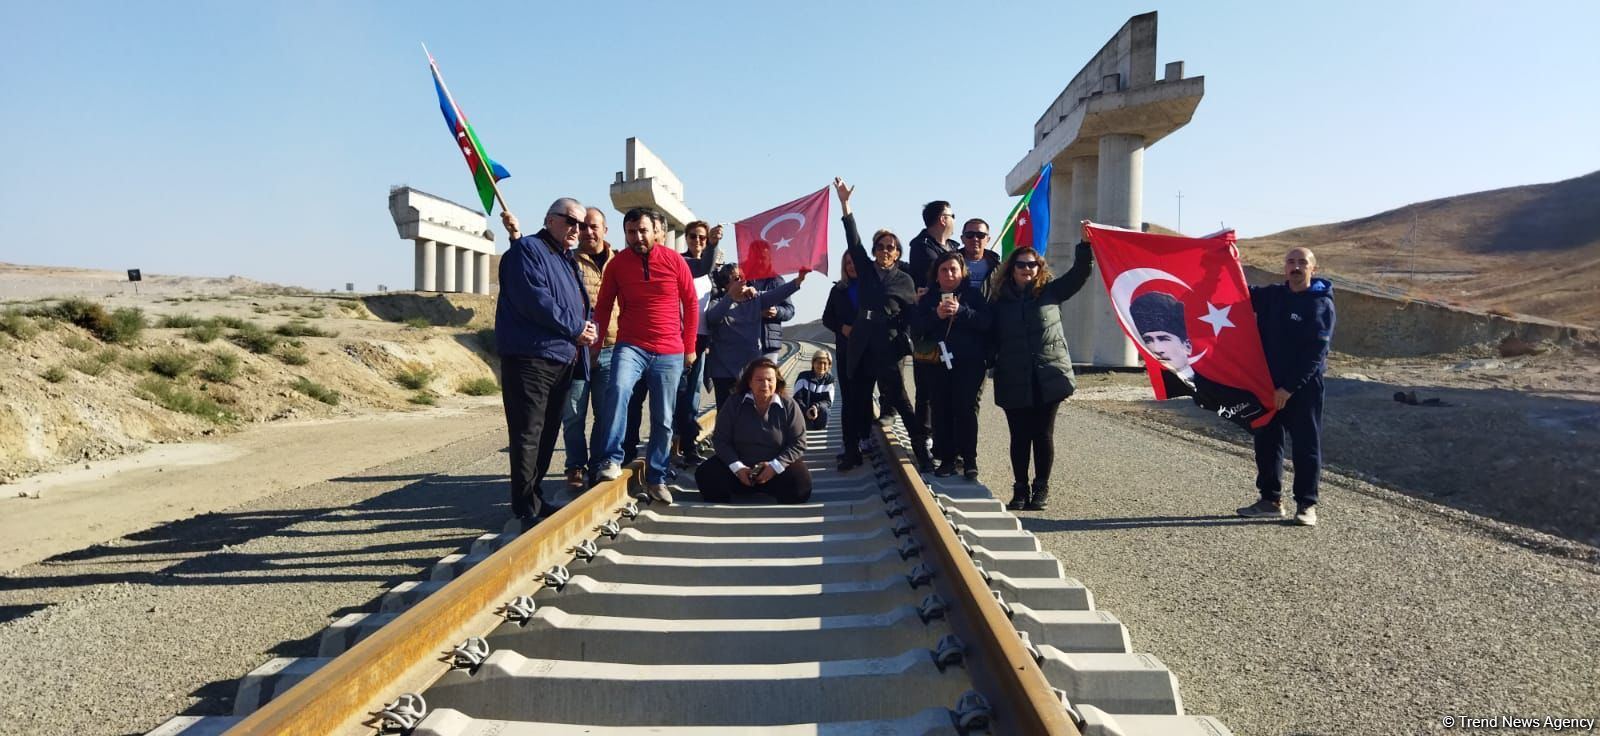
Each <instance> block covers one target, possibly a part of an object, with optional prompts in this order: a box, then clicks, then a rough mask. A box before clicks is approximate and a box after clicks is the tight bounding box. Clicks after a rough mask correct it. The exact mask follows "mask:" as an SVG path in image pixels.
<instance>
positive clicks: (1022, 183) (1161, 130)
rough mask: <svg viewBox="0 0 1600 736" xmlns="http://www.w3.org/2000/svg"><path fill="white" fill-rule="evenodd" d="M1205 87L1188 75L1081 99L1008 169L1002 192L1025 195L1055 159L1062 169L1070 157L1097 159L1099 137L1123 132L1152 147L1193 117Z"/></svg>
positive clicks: (1195, 78)
mask: <svg viewBox="0 0 1600 736" xmlns="http://www.w3.org/2000/svg"><path fill="white" fill-rule="evenodd" d="M1205 89H1206V84H1205V77H1191V78H1189V79H1183V80H1179V81H1177V82H1157V83H1156V84H1155V85H1153V86H1150V87H1145V88H1142V89H1131V90H1126V91H1122V92H1112V93H1109V94H1099V95H1096V96H1094V97H1091V98H1089V99H1087V100H1084V101H1083V104H1081V105H1078V106H1077V107H1075V108H1073V109H1072V110H1071V111H1070V112H1068V113H1067V115H1066V116H1065V117H1063V118H1062V119H1061V122H1060V124H1059V125H1057V126H1056V127H1055V128H1054V129H1053V130H1051V131H1050V135H1049V136H1048V137H1046V138H1045V139H1044V140H1042V141H1040V142H1039V143H1038V144H1037V145H1035V146H1034V148H1033V150H1030V151H1028V153H1027V155H1025V156H1023V157H1022V160H1021V161H1018V162H1017V164H1016V166H1013V167H1012V168H1011V173H1009V174H1006V191H1007V192H1009V193H1011V195H1012V196H1017V195H1020V194H1022V193H1023V192H1025V191H1027V190H1028V185H1030V184H1032V183H1033V180H1034V179H1035V178H1037V177H1038V176H1039V170H1040V169H1043V168H1044V165H1045V164H1046V163H1049V162H1052V161H1054V162H1056V166H1057V168H1061V167H1063V166H1066V165H1069V163H1068V162H1070V161H1071V160H1072V159H1073V158H1075V157H1078V156H1094V155H1096V154H1097V153H1098V152H1099V151H1098V147H1099V143H1098V141H1099V139H1100V137H1101V136H1104V135H1110V134H1113V133H1127V134H1131V135H1137V136H1140V137H1142V138H1144V139H1145V145H1146V146H1147V147H1148V146H1151V145H1154V144H1155V143H1156V141H1159V140H1161V139H1162V138H1165V137H1167V136H1168V135H1171V134H1172V133H1173V131H1176V130H1177V129H1178V128H1181V127H1183V126H1185V125H1187V124H1188V123H1189V121H1190V120H1191V119H1193V118H1194V111H1195V109H1197V108H1198V107H1199V106H1200V98H1201V97H1202V96H1204V95H1205Z"/></svg>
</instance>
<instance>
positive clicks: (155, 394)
mask: <svg viewBox="0 0 1600 736" xmlns="http://www.w3.org/2000/svg"><path fill="white" fill-rule="evenodd" d="M134 393H135V394H136V395H138V396H139V397H141V398H144V399H148V400H150V401H153V402H155V403H156V404H157V405H159V406H161V407H163V408H166V409H169V410H171V411H176V412H182V413H184V414H193V415H195V416H197V417H201V418H204V419H208V420H210V421H212V422H214V423H217V424H222V423H225V422H230V421H232V420H233V415H232V414H229V413H228V411H227V410H226V409H223V408H222V405H221V404H218V403H217V402H216V401H214V400H212V398H211V397H209V396H206V395H205V394H202V393H200V392H198V391H192V390H189V389H186V388H184V387H182V386H179V385H177V384H175V383H173V382H172V381H169V380H166V379H163V378H157V377H155V376H150V377H149V378H146V379H144V380H143V381H140V382H139V385H138V386H137V387H135V389H134Z"/></svg>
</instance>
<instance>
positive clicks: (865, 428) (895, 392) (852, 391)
mask: <svg viewBox="0 0 1600 736" xmlns="http://www.w3.org/2000/svg"><path fill="white" fill-rule="evenodd" d="M874 386H876V387H877V389H878V401H879V403H881V404H882V405H883V411H884V413H885V414H887V413H888V412H889V411H890V410H893V411H895V412H898V413H899V414H900V417H901V418H902V419H903V420H905V423H906V431H907V432H908V433H909V434H910V435H911V441H912V442H915V443H917V444H921V443H922V442H923V440H925V439H927V437H928V430H927V429H926V428H925V427H922V426H920V425H918V424H917V422H916V421H915V419H916V411H915V410H914V409H912V407H911V399H910V397H908V396H906V383H905V378H904V377H903V376H901V374H900V361H899V360H883V359H880V358H879V357H878V356H876V355H872V354H867V355H865V356H863V357H862V360H861V362H860V364H859V365H854V366H851V370H850V385H849V387H848V388H846V389H845V392H844V401H845V410H844V416H843V423H842V425H841V427H840V428H841V429H842V430H843V432H844V452H845V454H847V455H859V454H860V452H861V451H860V450H859V449H857V447H856V443H857V442H859V441H860V440H861V439H862V438H864V437H866V436H867V435H868V433H869V432H870V429H871V427H870V426H869V425H870V424H871V422H872V420H873V417H872V389H873V387H874Z"/></svg>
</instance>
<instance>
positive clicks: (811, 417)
mask: <svg viewBox="0 0 1600 736" xmlns="http://www.w3.org/2000/svg"><path fill="white" fill-rule="evenodd" d="M832 367H833V356H832V355H829V354H828V351H826V350H818V351H817V352H815V353H812V355H811V370H809V371H801V372H800V376H799V377H798V378H796V379H794V400H795V403H797V404H799V405H800V411H802V412H804V413H805V417H806V429H811V430H817V429H827V427H828V410H829V409H832V408H833V393H834V392H833V389H834V380H833V372H832V371H830V370H829V369H830V368H832Z"/></svg>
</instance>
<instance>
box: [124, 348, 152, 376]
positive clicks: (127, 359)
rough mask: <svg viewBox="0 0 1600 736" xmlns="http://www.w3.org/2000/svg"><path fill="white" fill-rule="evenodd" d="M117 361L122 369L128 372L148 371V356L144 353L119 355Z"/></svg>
mask: <svg viewBox="0 0 1600 736" xmlns="http://www.w3.org/2000/svg"><path fill="white" fill-rule="evenodd" d="M117 362H118V363H120V364H121V365H122V367H123V369H125V370H127V371H128V372H129V373H149V372H150V358H149V356H146V355H140V354H139V353H127V354H124V355H122V356H119V358H118V360H117Z"/></svg>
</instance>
